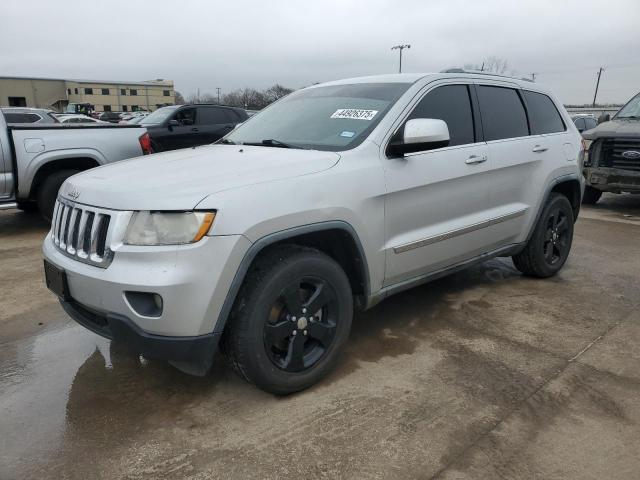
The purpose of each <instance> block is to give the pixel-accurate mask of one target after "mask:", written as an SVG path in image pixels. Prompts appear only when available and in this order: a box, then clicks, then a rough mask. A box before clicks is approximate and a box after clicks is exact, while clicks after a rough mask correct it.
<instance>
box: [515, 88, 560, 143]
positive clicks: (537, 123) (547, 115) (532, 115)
mask: <svg viewBox="0 0 640 480" xmlns="http://www.w3.org/2000/svg"><path fill="white" fill-rule="evenodd" d="M524 98H525V100H526V102H527V110H528V112H529V121H530V122H531V134H532V135H539V134H542V133H555V132H564V131H565V130H566V128H565V125H564V122H563V121H562V117H561V116H560V114H559V113H558V109H557V108H556V106H555V105H554V104H553V101H552V100H551V99H550V98H549V97H547V96H546V95H544V94H542V93H536V92H529V91H527V90H525V91H524Z"/></svg>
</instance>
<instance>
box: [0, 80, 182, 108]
mask: <svg viewBox="0 0 640 480" xmlns="http://www.w3.org/2000/svg"><path fill="white" fill-rule="evenodd" d="M175 101H176V93H175V90H174V88H173V81H171V80H162V79H158V80H151V81H146V82H110V81H97V80H63V79H57V78H31V77H0V106H3V107H4V106H15V107H38V108H51V109H53V110H57V111H64V109H65V108H66V107H67V105H69V104H71V103H89V104H91V105H93V106H94V109H95V110H96V111H98V112H104V111H112V112H132V111H136V110H148V111H153V110H155V109H157V108H159V107H163V106H165V105H174V104H175Z"/></svg>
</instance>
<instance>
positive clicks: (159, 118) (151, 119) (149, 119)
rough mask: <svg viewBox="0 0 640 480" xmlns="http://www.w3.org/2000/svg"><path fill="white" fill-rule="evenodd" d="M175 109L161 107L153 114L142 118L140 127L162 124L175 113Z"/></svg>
mask: <svg viewBox="0 0 640 480" xmlns="http://www.w3.org/2000/svg"><path fill="white" fill-rule="evenodd" d="M175 110H176V108H175V107H162V108H159V109H158V110H156V111H155V112H153V113H152V114H151V115H147V116H146V117H144V120H142V121H141V122H140V124H142V125H151V124H154V125H157V124H158V123H162V122H164V121H165V120H166V119H167V118H169V116H170V115H171V114H172V113H173V112H175Z"/></svg>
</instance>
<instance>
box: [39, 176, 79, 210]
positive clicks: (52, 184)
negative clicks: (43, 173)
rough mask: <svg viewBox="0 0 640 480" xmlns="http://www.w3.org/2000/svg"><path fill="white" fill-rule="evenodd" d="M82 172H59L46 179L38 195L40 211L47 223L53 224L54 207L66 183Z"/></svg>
mask: <svg viewBox="0 0 640 480" xmlns="http://www.w3.org/2000/svg"><path fill="white" fill-rule="evenodd" d="M79 171H80V170H59V171H57V172H53V173H52V174H51V175H49V176H48V177H47V178H45V179H44V181H43V182H42V184H41V185H40V188H39V189H38V193H37V195H36V198H37V203H38V210H40V214H41V215H42V216H43V217H44V219H45V220H46V221H47V222H51V217H52V216H53V207H54V206H55V204H56V198H58V190H60V187H61V186H62V184H63V183H64V181H65V180H66V179H67V178H69V177H70V176H71V175H75V174H76V173H78V172H79Z"/></svg>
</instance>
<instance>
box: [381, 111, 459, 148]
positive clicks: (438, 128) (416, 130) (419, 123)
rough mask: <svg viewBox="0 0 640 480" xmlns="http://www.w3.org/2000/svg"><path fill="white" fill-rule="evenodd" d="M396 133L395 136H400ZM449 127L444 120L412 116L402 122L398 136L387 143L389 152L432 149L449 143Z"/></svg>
mask: <svg viewBox="0 0 640 480" xmlns="http://www.w3.org/2000/svg"><path fill="white" fill-rule="evenodd" d="M399 133H400V132H398V134H396V137H400V135H399ZM450 139H451V138H450V136H449V127H447V123H446V122H445V121H444V120H439V119H435V118H414V119H412V120H409V121H408V122H407V123H405V124H404V131H403V132H402V135H401V137H400V138H396V139H394V140H392V141H391V143H389V153H391V154H395V155H405V154H407V153H412V152H421V151H424V150H433V149H434V148H442V147H446V146H447V145H449V140H450Z"/></svg>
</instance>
